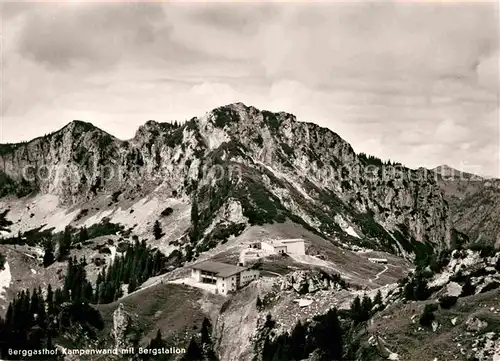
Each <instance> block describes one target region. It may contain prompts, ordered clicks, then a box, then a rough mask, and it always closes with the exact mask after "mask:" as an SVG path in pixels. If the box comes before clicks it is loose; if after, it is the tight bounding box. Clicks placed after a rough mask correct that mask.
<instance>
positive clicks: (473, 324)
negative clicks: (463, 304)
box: [465, 317, 488, 332]
mask: <svg viewBox="0 0 500 361" xmlns="http://www.w3.org/2000/svg"><path fill="white" fill-rule="evenodd" d="M465 327H466V330H467V331H469V332H479V331H481V330H483V329H485V328H486V327H488V322H486V321H482V320H480V319H479V318H477V317H469V318H468V319H467V321H465Z"/></svg>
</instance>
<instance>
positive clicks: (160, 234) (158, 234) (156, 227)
mask: <svg viewBox="0 0 500 361" xmlns="http://www.w3.org/2000/svg"><path fill="white" fill-rule="evenodd" d="M153 235H154V237H155V239H156V240H159V239H160V238H161V237H163V231H162V229H161V225H160V221H158V220H156V222H155V224H154V226H153Z"/></svg>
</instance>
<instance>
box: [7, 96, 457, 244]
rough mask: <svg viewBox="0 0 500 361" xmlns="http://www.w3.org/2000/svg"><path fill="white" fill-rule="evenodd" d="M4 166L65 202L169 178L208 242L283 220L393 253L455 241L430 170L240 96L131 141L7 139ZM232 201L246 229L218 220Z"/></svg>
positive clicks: (75, 136)
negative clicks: (358, 146)
mask: <svg viewBox="0 0 500 361" xmlns="http://www.w3.org/2000/svg"><path fill="white" fill-rule="evenodd" d="M0 171H1V172H0V173H3V177H4V178H6V179H7V181H6V184H7V183H8V184H11V187H12V184H13V183H15V184H18V185H19V184H20V183H21V180H22V179H23V176H27V178H28V183H29V184H30V185H31V186H32V187H33V189H35V190H37V191H39V192H43V193H52V194H56V195H58V196H60V199H61V201H62V202H64V203H68V204H73V203H76V202H79V201H84V200H86V199H89V198H93V197H99V196H101V195H103V194H109V193H111V192H117V191H119V192H123V193H126V192H132V191H137V190H142V191H143V192H152V191H153V190H154V189H157V188H158V187H163V188H165V189H168V190H170V191H171V194H172V195H173V196H177V197H181V196H188V197H190V198H191V201H192V202H193V203H194V202H196V203H197V207H198V208H199V214H200V220H199V227H200V231H201V233H202V234H203V231H204V230H209V231H210V232H209V233H210V234H208V235H207V234H206V233H205V236H206V237H208V238H210V240H211V242H212V243H210V244H213V242H216V241H217V239H218V238H217V237H216V236H215V235H214V232H215V233H217V234H219V235H220V234H221V233H222V234H227V232H229V233H234V232H235V230H240V231H241V227H244V226H245V224H263V223H269V222H284V221H286V220H291V221H293V222H296V223H300V224H302V225H304V226H305V227H307V228H310V229H313V230H314V231H315V232H317V233H319V234H321V235H323V236H324V237H331V238H335V239H337V240H340V241H342V242H345V243H350V244H355V245H366V246H370V247H375V248H382V249H386V250H390V251H393V252H397V253H415V252H416V251H418V250H419V249H422V248H425V247H431V248H435V247H439V248H441V247H444V246H446V245H447V244H448V243H449V241H450V224H449V216H448V210H447V206H446V203H445V202H444V200H443V198H442V195H441V192H440V190H439V187H438V186H437V184H436V182H435V181H434V180H433V179H432V177H429V176H428V175H427V174H426V173H425V171H424V170H410V169H407V168H404V167H402V166H401V167H397V169H394V168H391V167H389V165H387V164H382V163H380V164H374V163H373V162H371V161H370V160H368V159H367V158H366V157H362V156H360V155H357V154H356V153H355V152H354V150H353V149H352V147H351V146H350V145H349V143H347V142H346V141H345V140H343V139H342V138H341V137H340V136H339V135H337V134H336V133H334V132H332V131H331V130H329V129H326V128H322V127H320V126H318V125H315V124H312V123H304V122H298V121H297V120H296V119H295V117H294V116H293V115H292V114H288V113H284V112H280V113H272V112H268V111H260V110H258V109H256V108H254V107H248V106H246V105H244V104H241V103H236V104H231V105H227V106H224V107H220V108H217V109H214V110H212V111H211V112H208V113H207V114H205V115H204V116H202V117H200V118H193V119H191V120H190V121H188V122H186V123H184V124H182V125H177V124H176V125H173V124H170V123H157V122H154V121H149V122H147V123H146V124H145V125H143V126H142V127H140V129H139V130H138V131H137V133H136V135H135V137H134V138H133V139H131V140H128V141H122V140H118V139H116V138H114V137H113V136H111V135H109V134H107V133H105V132H103V131H102V130H100V129H97V128H95V127H93V126H92V125H91V124H89V123H84V122H72V123H70V124H69V125H68V126H66V127H65V128H63V129H62V130H60V131H58V132H55V133H53V134H50V135H48V136H45V137H41V138H38V139H35V140H33V141H31V142H29V143H25V144H16V145H3V146H0ZM25 178H26V177H25ZM0 184H1V179H0ZM0 194H1V193H0ZM230 205H232V206H234V205H236V206H237V207H236V208H237V209H238V212H239V213H242V214H241V215H240V217H236V218H238V219H240V220H241V222H240V223H238V224H237V226H238V227H235V225H233V227H231V225H227V224H226V225H225V228H224V229H221V228H220V227H219V228H217V227H215V225H214V218H216V217H215V215H216V214H218V213H220V212H219V210H224V209H229V208H231V207H229V206H230ZM232 208H234V207H232ZM232 208H231V209H232ZM236 208H235V209H236ZM226 218H227V217H226ZM229 218H234V217H229ZM226 223H227V222H226ZM420 245H421V246H420ZM208 247H210V245H208Z"/></svg>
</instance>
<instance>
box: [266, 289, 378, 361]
mask: <svg viewBox="0 0 500 361" xmlns="http://www.w3.org/2000/svg"><path fill="white" fill-rule="evenodd" d="M376 305H383V299H382V293H381V292H380V291H379V292H377V294H376V296H375V298H374V299H373V300H372V299H371V298H370V297H368V296H367V295H365V296H363V298H360V297H359V296H356V298H355V299H354V300H353V302H352V303H351V308H350V310H349V312H348V316H347V319H349V318H350V319H351V322H350V323H345V324H344V328H346V327H347V329H344V328H343V324H342V323H341V320H340V315H339V311H337V309H336V308H333V309H331V310H330V311H328V312H327V313H326V314H325V315H322V316H316V317H314V318H313V320H312V322H308V323H305V324H303V323H301V322H300V321H299V322H298V323H297V324H296V325H295V327H294V328H293V330H292V332H291V333H290V334H289V333H284V334H282V335H280V336H278V337H277V338H276V339H275V340H273V341H271V340H270V338H269V336H267V337H266V338H265V340H264V345H263V349H262V360H263V361H285V360H286V361H289V360H290V361H293V360H303V359H307V358H308V357H309V356H310V354H311V353H313V352H315V353H316V354H317V356H318V357H319V359H320V360H324V361H327V360H328V361H330V360H342V359H344V356H345V354H346V351H347V347H345V346H346V339H345V337H344V336H346V337H347V335H348V334H349V333H350V332H349V327H357V326H358V325H359V324H361V323H363V322H366V321H368V320H369V319H370V318H371V317H372V316H373V312H374V310H375V308H374V307H375V306H376ZM274 325H275V322H274V321H273V320H272V317H271V315H268V316H267V321H266V326H265V327H268V328H273V327H274Z"/></svg>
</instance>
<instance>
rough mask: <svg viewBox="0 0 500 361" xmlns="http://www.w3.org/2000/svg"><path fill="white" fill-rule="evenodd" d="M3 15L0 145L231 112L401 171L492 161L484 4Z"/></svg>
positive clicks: (77, 9) (53, 9) (489, 10)
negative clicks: (77, 129)
mask: <svg viewBox="0 0 500 361" xmlns="http://www.w3.org/2000/svg"><path fill="white" fill-rule="evenodd" d="M4 6H5V5H4ZM5 8H6V11H5V12H4V13H3V19H4V34H2V35H3V37H4V44H3V48H4V54H3V62H2V65H3V69H4V71H3V78H2V82H3V87H4V91H3V113H2V114H3V119H2V123H3V130H2V133H1V137H2V140H4V141H7V140H9V141H11V140H18V139H28V138H31V137H34V136H37V135H40V134H43V133H46V132H49V131H52V130H54V129H55V128H57V127H59V126H62V125H63V124H65V123H67V122H68V121H70V120H72V119H86V120H89V121H92V122H94V123H95V124H96V125H98V126H100V127H102V128H103V129H105V130H107V131H110V132H112V133H114V134H116V135H117V136H119V137H121V138H127V137H131V136H132V135H133V134H134V132H135V129H136V128H137V126H139V125H140V124H142V123H143V122H144V121H146V120H148V119H157V120H160V121H167V120H171V119H178V120H182V119H188V118H191V117H193V116H195V115H201V114H203V113H204V112H206V111H208V110H209V109H211V108H214V107H217V106H220V105H222V104H226V103H230V102H235V101H243V102H245V103H247V104H250V105H255V106H257V107H259V108H261V109H270V110H284V111H288V112H292V113H295V114H296V115H297V116H298V118H299V119H300V120H304V121H313V122H316V123H318V124H320V125H322V126H326V127H329V128H330V129H332V130H333V131H335V132H337V133H338V134H340V135H341V136H342V137H343V138H345V139H346V140H348V141H349V142H350V143H351V144H352V145H353V147H354V148H355V150H356V151H364V152H367V153H372V154H375V155H378V156H380V157H383V158H391V159H394V160H399V161H402V162H403V163H406V164H408V165H410V166H413V167H417V166H420V165H425V166H435V165H437V164H441V163H448V164H450V165H455V166H456V167H459V166H460V165H463V164H466V163H467V162H468V164H469V165H479V166H480V167H481V171H482V172H483V173H487V174H491V170H493V169H495V164H496V165H498V161H499V154H498V147H499V142H500V141H499V130H498V88H499V86H498V84H499V83H498V77H499V71H498V61H499V52H498V41H499V39H498V21H497V19H496V14H495V5H494V4H491V3H490V4H486V3H484V4H478V3H474V4H466V3H453V4H451V3H449V4H444V3H439V4H438V3H422V2H413V3H407V2H404V3H396V2H391V3H379V2H370V3H359V2H356V3H349V2H342V3H337V2H336V3H328V4H327V3H321V4H297V3H295V4H294V3H286V4H255V3H252V4H250V3H247V4H201V3H198V4H171V3H147V4H145V3H135V4H132V3H127V4H125V3H120V4H116V3H115V4H111V3H109V4H102V3H74V4H68V3H66V4H63V3H58V4H56V3H50V4H34V3H30V4H24V5H18V4H13V3H12V4H11V3H9V4H8V5H7V6H5ZM496 169H498V167H497V168H496ZM499 175H500V174H499Z"/></svg>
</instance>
